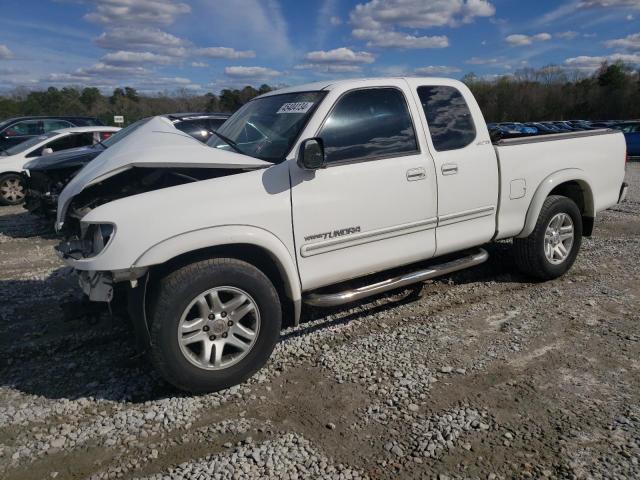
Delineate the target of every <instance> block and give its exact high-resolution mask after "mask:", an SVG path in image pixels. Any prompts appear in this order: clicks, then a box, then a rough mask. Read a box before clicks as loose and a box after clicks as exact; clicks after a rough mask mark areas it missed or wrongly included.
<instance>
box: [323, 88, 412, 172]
mask: <svg viewBox="0 0 640 480" xmlns="http://www.w3.org/2000/svg"><path fill="white" fill-rule="evenodd" d="M319 136H320V137H321V138H322V140H323V141H324V147H325V153H326V160H327V162H340V161H346V160H353V159H362V158H375V157H383V156H384V157H386V156H390V155H406V154H407V153H411V152H417V151H418V146H417V143H416V136H415V131H414V129H413V123H412V122H411V116H410V115H409V109H408V107H407V102H406V101H405V99H404V95H403V94H402V92H401V91H400V90H397V89H395V88H368V89H363V90H356V91H353V92H349V93H347V94H345V95H344V96H343V97H342V98H341V99H340V100H338V103H337V104H336V106H335V108H334V109H333V111H332V112H331V113H330V114H329V117H328V118H327V121H326V122H325V124H324V126H323V127H322V131H321V132H320V135H319Z"/></svg>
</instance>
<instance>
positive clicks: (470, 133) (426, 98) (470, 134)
mask: <svg viewBox="0 0 640 480" xmlns="http://www.w3.org/2000/svg"><path fill="white" fill-rule="evenodd" d="M418 96H419V97H420V101H421V102H422V108H423V109H424V114H425V116H426V117H427V124H428V125H429V133H430V134H431V139H432V140H433V146H434V147H435V149H436V150H438V151H439V152H442V151H445V150H455V149H458V148H463V147H466V146H467V145H469V144H470V143H471V142H473V140H474V139H475V138H476V129H475V126H474V125H473V118H472V117H471V112H470V111H469V107H468V106H467V102H465V101H464V97H463V96H462V94H461V93H460V92H459V91H458V90H457V89H455V88H453V87H445V86H432V87H420V88H418Z"/></svg>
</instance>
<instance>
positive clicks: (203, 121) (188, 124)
mask: <svg viewBox="0 0 640 480" xmlns="http://www.w3.org/2000/svg"><path fill="white" fill-rule="evenodd" d="M229 116H230V115H229V114H226V113H181V114H171V115H166V117H167V118H169V119H170V120H171V121H172V122H173V124H174V125H175V127H176V128H177V129H179V130H182V131H183V132H185V133H187V134H189V135H191V136H192V137H194V138H196V139H197V140H200V141H202V142H206V141H207V140H208V139H209V138H210V137H211V135H212V131H213V130H217V129H218V128H219V127H220V125H222V124H223V123H224V122H225V121H226V119H227V118H229ZM146 121H147V119H143V120H140V121H138V122H136V123H134V124H131V125H129V126H128V127H126V128H124V129H122V130H121V131H120V132H118V133H117V134H116V135H114V136H112V137H111V138H109V139H108V140H105V141H104V142H100V143H96V144H95V145H92V146H88V147H83V148H75V149H73V150H66V151H64V152H60V153H57V154H55V153H54V154H52V155H47V156H44V157H40V158H37V159H35V160H32V161H30V162H29V163H27V164H26V165H25V169H26V170H27V175H25V177H26V178H25V182H26V185H27V188H26V198H25V202H24V207H25V208H26V209H27V210H29V211H30V212H31V213H34V214H36V215H39V216H42V217H51V216H55V212H56V204H57V201H58V194H59V193H60V192H61V191H62V190H63V189H64V187H65V186H66V185H67V183H69V181H70V180H71V179H72V178H73V177H74V176H75V174H76V173H78V171H79V170H80V169H82V167H84V166H85V165H86V164H87V163H89V162H90V161H91V160H93V159H94V158H96V157H97V156H98V155H100V153H102V152H103V151H104V149H105V148H108V147H110V146H111V145H114V144H115V143H116V142H118V141H119V140H120V139H122V138H124V137H125V136H127V135H129V134H130V133H131V132H132V131H134V130H135V129H137V128H138V127H139V126H141V125H143V124H144V123H145V122H146Z"/></svg>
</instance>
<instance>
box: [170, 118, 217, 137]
mask: <svg viewBox="0 0 640 480" xmlns="http://www.w3.org/2000/svg"><path fill="white" fill-rule="evenodd" d="M175 126H176V128H177V129H178V130H182V131H183V132H184V133H186V134H188V135H191V136H192V137H194V138H197V139H198V140H200V141H202V142H205V141H207V139H208V138H209V136H210V135H211V134H210V133H209V127H208V125H206V120H182V121H180V122H176V123H175Z"/></svg>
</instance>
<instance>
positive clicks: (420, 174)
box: [407, 167, 427, 182]
mask: <svg viewBox="0 0 640 480" xmlns="http://www.w3.org/2000/svg"><path fill="white" fill-rule="evenodd" d="M426 176H427V172H426V170H425V169H424V168H422V167H420V168H412V169H410V170H407V181H408V182H415V181H416V180H424V179H425V178H426Z"/></svg>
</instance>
